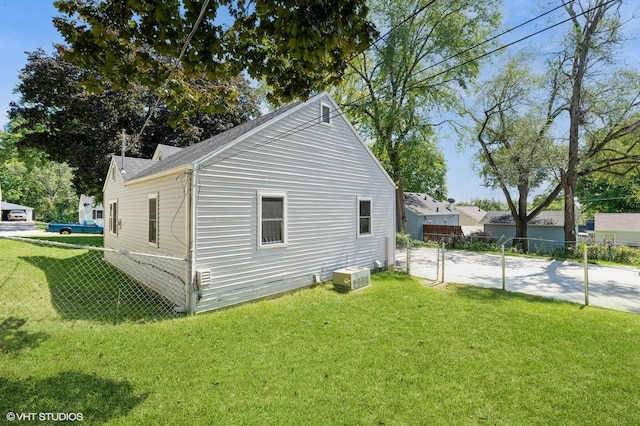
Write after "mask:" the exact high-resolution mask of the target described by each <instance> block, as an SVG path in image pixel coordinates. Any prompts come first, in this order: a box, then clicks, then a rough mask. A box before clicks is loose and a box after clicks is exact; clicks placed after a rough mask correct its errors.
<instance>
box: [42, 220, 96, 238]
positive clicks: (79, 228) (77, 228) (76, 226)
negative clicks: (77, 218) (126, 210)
mask: <svg viewBox="0 0 640 426" xmlns="http://www.w3.org/2000/svg"><path fill="white" fill-rule="evenodd" d="M47 232H59V233H60V234H63V235H65V234H66V235H68V234H103V233H104V226H102V225H98V224H97V223H96V222H94V221H93V220H85V221H84V222H82V223H49V224H48V225H47Z"/></svg>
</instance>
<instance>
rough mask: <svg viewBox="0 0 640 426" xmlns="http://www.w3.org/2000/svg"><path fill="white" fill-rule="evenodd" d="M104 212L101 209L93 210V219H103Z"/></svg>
mask: <svg viewBox="0 0 640 426" xmlns="http://www.w3.org/2000/svg"><path fill="white" fill-rule="evenodd" d="M103 218H104V212H103V211H102V210H94V211H93V219H103Z"/></svg>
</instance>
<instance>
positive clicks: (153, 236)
mask: <svg viewBox="0 0 640 426" xmlns="http://www.w3.org/2000/svg"><path fill="white" fill-rule="evenodd" d="M148 212H149V216H148V218H149V221H148V229H149V237H148V238H149V239H148V241H149V244H151V245H154V246H156V247H158V234H159V232H160V227H159V226H158V194H157V193H156V194H150V195H149V201H148Z"/></svg>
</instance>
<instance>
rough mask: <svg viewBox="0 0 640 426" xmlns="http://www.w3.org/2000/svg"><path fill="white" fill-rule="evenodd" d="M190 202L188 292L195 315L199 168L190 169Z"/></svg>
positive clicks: (188, 216)
mask: <svg viewBox="0 0 640 426" xmlns="http://www.w3.org/2000/svg"><path fill="white" fill-rule="evenodd" d="M189 169H190V170H189V174H188V176H189V185H188V188H189V189H188V191H189V200H188V201H189V202H188V203H187V210H188V212H187V223H188V224H189V226H188V227H187V232H188V234H189V235H188V241H189V243H188V244H187V247H188V250H189V253H188V258H189V275H188V276H189V292H188V295H187V297H188V299H189V300H188V301H187V302H188V304H189V312H190V313H192V314H193V313H195V312H196V308H197V303H198V288H197V286H196V268H197V262H196V259H197V253H196V229H197V223H196V222H197V214H196V212H197V210H196V194H197V192H196V187H197V182H196V181H197V169H198V168H197V166H192V167H189Z"/></svg>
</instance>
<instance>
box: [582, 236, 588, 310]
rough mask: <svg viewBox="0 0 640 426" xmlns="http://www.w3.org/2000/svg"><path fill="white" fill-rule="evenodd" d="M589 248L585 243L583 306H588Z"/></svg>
mask: <svg viewBox="0 0 640 426" xmlns="http://www.w3.org/2000/svg"><path fill="white" fill-rule="evenodd" d="M588 257H589V249H588V248H587V246H586V245H585V247H584V257H583V258H584V304H585V306H589V266H588V265H589V263H588V261H587V260H588Z"/></svg>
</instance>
